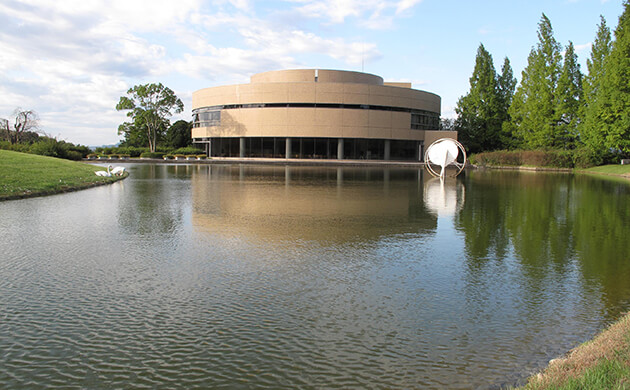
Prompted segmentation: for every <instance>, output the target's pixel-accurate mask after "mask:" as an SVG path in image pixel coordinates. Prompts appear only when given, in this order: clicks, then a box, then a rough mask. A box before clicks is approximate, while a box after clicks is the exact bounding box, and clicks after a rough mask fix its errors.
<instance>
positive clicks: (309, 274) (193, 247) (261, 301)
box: [0, 165, 630, 389]
mask: <svg viewBox="0 0 630 390" xmlns="http://www.w3.org/2000/svg"><path fill="white" fill-rule="evenodd" d="M127 168H128V170H129V171H130V173H131V175H130V177H129V178H127V179H126V180H124V181H122V182H119V183H116V184H113V185H110V186H105V187H99V188H93V189H89V190H85V191H81V192H76V193H69V194H63V195H56V196H50V197H44V198H34V199H25V200H15V201H7V202H2V203H0V217H1V219H0V387H3V388H23V387H33V388H44V387H54V386H62V387H64V388H156V387H157V388H195V387H199V388H230V389H232V388H244V389H245V388H304V389H308V388H496V387H500V386H502V385H505V384H513V383H516V382H518V381H522V380H523V378H525V377H526V376H527V375H528V374H530V373H532V372H533V371H534V370H536V369H539V368H541V367H543V366H544V365H545V364H546V362H547V361H548V360H549V359H551V358H553V357H556V356H557V355H559V354H561V353H563V352H565V351H566V350H568V349H569V348H572V347H574V346H576V345H577V344H579V343H580V342H583V341H585V340H586V339H588V338H590V337H591V336H592V335H593V334H594V333H595V332H596V331H597V330H599V329H601V328H602V327H603V326H605V325H606V324H607V323H609V322H610V321H612V320H614V319H615V318H617V317H618V315H619V314H620V313H621V312H623V311H625V310H628V309H630V282H629V281H630V255H629V254H630V240H628V236H629V234H630V202H629V195H630V186H628V185H627V184H626V183H622V182H613V181H606V180H601V179H599V178H591V177H587V176H571V175H550V174H530V173H515V172H509V173H505V172H482V171H473V172H468V173H467V174H466V176H465V177H460V178H458V179H457V180H455V179H451V180H447V181H446V182H445V183H444V185H443V186H442V185H441V184H440V182H439V181H436V180H432V179H430V178H429V177H428V176H427V175H425V174H424V173H423V172H422V171H418V170H412V169H409V170H405V169H396V170H395V169H358V168H357V169H353V168H343V169H336V168H297V167H291V168H285V167H249V166H246V167H242V166H241V167H239V166H184V165H178V166H167V165H128V166H127Z"/></svg>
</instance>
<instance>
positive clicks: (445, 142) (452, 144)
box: [424, 138, 466, 178]
mask: <svg viewBox="0 0 630 390" xmlns="http://www.w3.org/2000/svg"><path fill="white" fill-rule="evenodd" d="M460 152H461V154H462V156H463V157H464V161H463V162H461V163H460V162H458V161H457V157H458V156H459V153H460ZM424 163H425V166H426V167H427V170H428V171H429V173H430V174H431V175H433V176H435V177H441V178H443V177H444V176H445V175H446V167H447V166H449V165H454V166H455V167H457V173H456V174H455V175H454V176H457V175H459V174H460V173H462V171H463V170H464V167H465V166H466V150H465V149H464V146H463V145H462V144H460V143H459V142H457V141H455V140H454V139H452V138H440V139H439V140H437V141H435V142H433V143H432V144H431V145H429V147H428V148H427V151H426V152H425V154H424ZM431 164H433V165H439V166H440V167H442V170H441V171H440V173H437V172H436V171H435V170H434V169H433V167H432V166H431Z"/></svg>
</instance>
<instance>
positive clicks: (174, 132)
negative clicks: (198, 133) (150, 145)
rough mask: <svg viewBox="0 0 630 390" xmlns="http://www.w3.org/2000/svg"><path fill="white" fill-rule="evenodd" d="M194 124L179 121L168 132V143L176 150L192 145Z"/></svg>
mask: <svg viewBox="0 0 630 390" xmlns="http://www.w3.org/2000/svg"><path fill="white" fill-rule="evenodd" d="M191 131H192V122H187V121H185V120H178V121H177V122H175V123H173V125H171V127H169V128H168V130H166V142H167V143H168V144H169V145H170V146H172V147H173V148H175V149H178V148H184V147H186V146H190V145H192V138H191V134H190V132H191Z"/></svg>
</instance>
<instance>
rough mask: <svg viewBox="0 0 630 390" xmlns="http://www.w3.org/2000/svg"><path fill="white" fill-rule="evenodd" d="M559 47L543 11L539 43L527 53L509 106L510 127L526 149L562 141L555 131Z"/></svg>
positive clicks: (539, 29) (557, 119) (539, 28)
mask: <svg viewBox="0 0 630 390" xmlns="http://www.w3.org/2000/svg"><path fill="white" fill-rule="evenodd" d="M561 50H562V46H561V45H560V44H559V43H558V42H557V41H556V39H555V38H554V37H553V29H552V27H551V22H550V20H549V18H547V16H545V15H544V14H543V15H542V18H541V20H540V23H539V24H538V45H537V46H536V48H533V49H532V50H531V52H530V53H529V57H528V58H527V67H526V68H525V69H524V70H523V73H522V80H521V84H520V85H519V87H518V89H517V90H516V93H515V94H514V101H513V103H512V105H511V107H510V110H509V113H510V116H511V118H512V122H511V124H510V126H509V130H510V131H511V132H513V134H514V136H515V137H516V138H517V139H518V140H519V141H520V142H519V143H520V144H521V145H522V146H524V147H525V148H527V149H536V148H553V147H560V146H562V144H563V143H564V140H563V139H562V138H561V137H559V136H558V133H557V131H556V126H557V123H558V121H559V119H560V115H559V114H558V112H557V101H556V92H557V86H558V80H559V79H560V75H561V72H562V66H561V61H562V55H561Z"/></svg>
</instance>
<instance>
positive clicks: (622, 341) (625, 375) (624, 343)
mask: <svg viewBox="0 0 630 390" xmlns="http://www.w3.org/2000/svg"><path fill="white" fill-rule="evenodd" d="M629 388H630V313H626V314H625V315H624V316H623V317H621V319H619V320H618V321H617V322H615V323H613V324H612V325H610V326H609V327H608V328H607V329H605V330H604V331H602V332H601V333H600V334H599V335H597V336H596V337H595V338H594V339H593V340H591V341H588V342H586V343H584V344H582V345H580V346H579V347H577V348H575V349H573V350H571V351H570V352H569V353H568V354H567V355H566V356H564V357H561V358H558V359H553V360H551V361H550V362H549V366H548V367H547V368H546V369H545V370H544V371H543V372H541V373H539V374H536V375H534V376H532V377H531V378H530V379H529V381H528V383H527V385H525V386H523V387H522V388H521V389H523V390H543V389H559V390H560V389H563V390H569V389H576V390H577V389H629Z"/></svg>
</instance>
